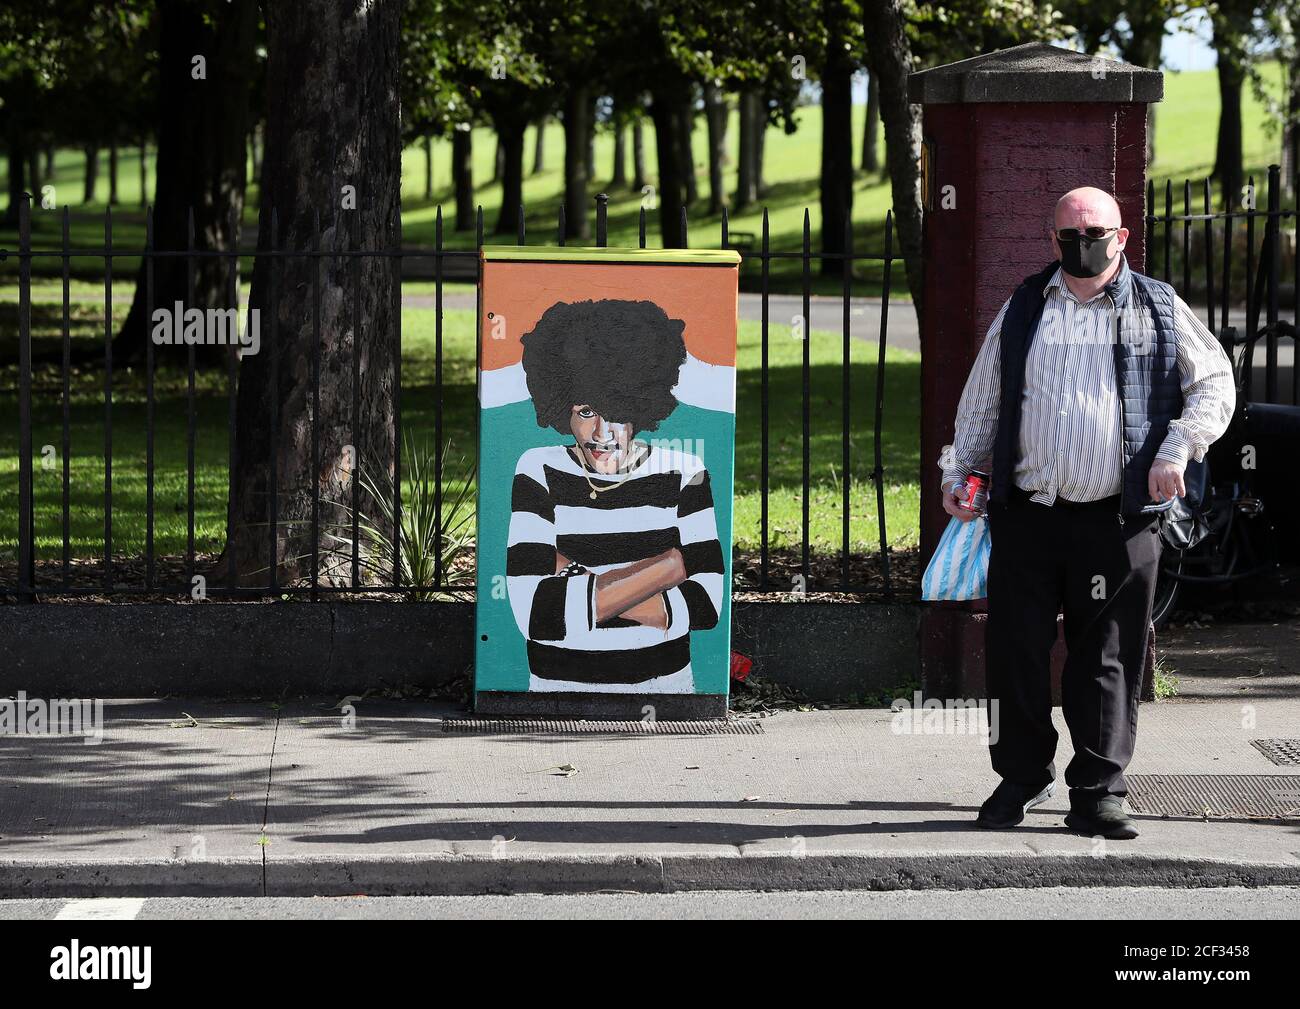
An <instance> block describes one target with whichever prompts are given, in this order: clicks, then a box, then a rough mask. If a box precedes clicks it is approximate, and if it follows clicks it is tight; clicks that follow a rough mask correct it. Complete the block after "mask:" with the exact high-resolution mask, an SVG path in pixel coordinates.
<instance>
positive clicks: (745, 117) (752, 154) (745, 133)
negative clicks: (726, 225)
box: [736, 91, 758, 209]
mask: <svg viewBox="0 0 1300 1009" xmlns="http://www.w3.org/2000/svg"><path fill="white" fill-rule="evenodd" d="M756 106H757V101H756V100H755V97H754V92H753V91H742V92H741V93H740V115H739V119H740V143H739V149H738V151H737V156H736V207H737V208H738V209H739V208H744V207H748V206H750V205H751V204H753V203H754V202H755V201H756V200H757V199H758V181H757V175H756V173H755V165H756V163H757V161H758V136H757V115H756Z"/></svg>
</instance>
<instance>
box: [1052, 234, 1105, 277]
mask: <svg viewBox="0 0 1300 1009" xmlns="http://www.w3.org/2000/svg"><path fill="white" fill-rule="evenodd" d="M1114 237H1115V236H1114V235H1107V236H1106V237H1105V238H1089V237H1088V236H1087V235H1080V236H1079V237H1078V238H1077V239H1075V240H1074V241H1073V242H1062V241H1061V239H1060V238H1059V237H1058V238H1057V240H1056V244H1057V245H1059V246H1060V247H1061V269H1063V270H1064V271H1065V272H1066V273H1068V274H1069V275H1070V276H1071V277H1079V278H1081V279H1082V278H1087V277H1096V276H1097V275H1099V274H1102V273H1105V272H1106V271H1107V270H1108V269H1110V266H1111V264H1112V263H1114V262H1115V260H1116V259H1117V258H1118V257H1119V253H1118V252H1116V253H1115V255H1113V256H1109V257H1108V256H1107V255H1106V249H1107V247H1108V246H1109V245H1110V240H1111V239H1112V238H1114Z"/></svg>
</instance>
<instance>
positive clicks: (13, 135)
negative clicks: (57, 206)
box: [4, 129, 27, 228]
mask: <svg viewBox="0 0 1300 1009" xmlns="http://www.w3.org/2000/svg"><path fill="white" fill-rule="evenodd" d="M7 155H8V160H9V205H8V206H7V207H6V208H5V217H4V224H5V227H7V228H14V227H17V226H18V208H19V206H20V205H21V204H22V202H23V194H24V193H26V192H27V151H26V149H25V147H24V146H23V141H22V137H21V135H19V131H18V130H13V129H11V130H10V133H9V144H8V151H7Z"/></svg>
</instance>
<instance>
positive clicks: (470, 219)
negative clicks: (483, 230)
mask: <svg viewBox="0 0 1300 1009" xmlns="http://www.w3.org/2000/svg"><path fill="white" fill-rule="evenodd" d="M461 125H462V124H457V126H456V128H455V129H453V130H452V131H451V181H452V185H453V186H455V188H456V230H457V231H473V230H474V228H475V226H476V225H475V220H474V131H473V130H472V129H470V127H469V124H468V123H465V124H463V125H464V129H462V128H461Z"/></svg>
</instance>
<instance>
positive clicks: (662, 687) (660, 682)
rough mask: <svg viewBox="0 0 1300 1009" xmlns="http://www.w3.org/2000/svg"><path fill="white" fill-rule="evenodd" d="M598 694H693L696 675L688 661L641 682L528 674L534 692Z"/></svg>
mask: <svg viewBox="0 0 1300 1009" xmlns="http://www.w3.org/2000/svg"><path fill="white" fill-rule="evenodd" d="M575 690H577V691H582V692H583V693H598V694H691V693H694V692H695V675H694V673H692V672H691V666H690V663H689V662H688V663H687V664H686V665H685V666H683V667H682V668H681V669H679V670H678V671H677V672H675V673H669V674H668V675H667V676H659V677H656V678H655V679H653V680H644V681H642V682H641V683H579V682H572V681H569V680H546V679H543V678H542V677H540V676H533V675H532V674H531V673H530V674H529V676H528V692H529V693H532V694H536V693H542V692H548V693H563V692H568V691H575Z"/></svg>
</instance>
